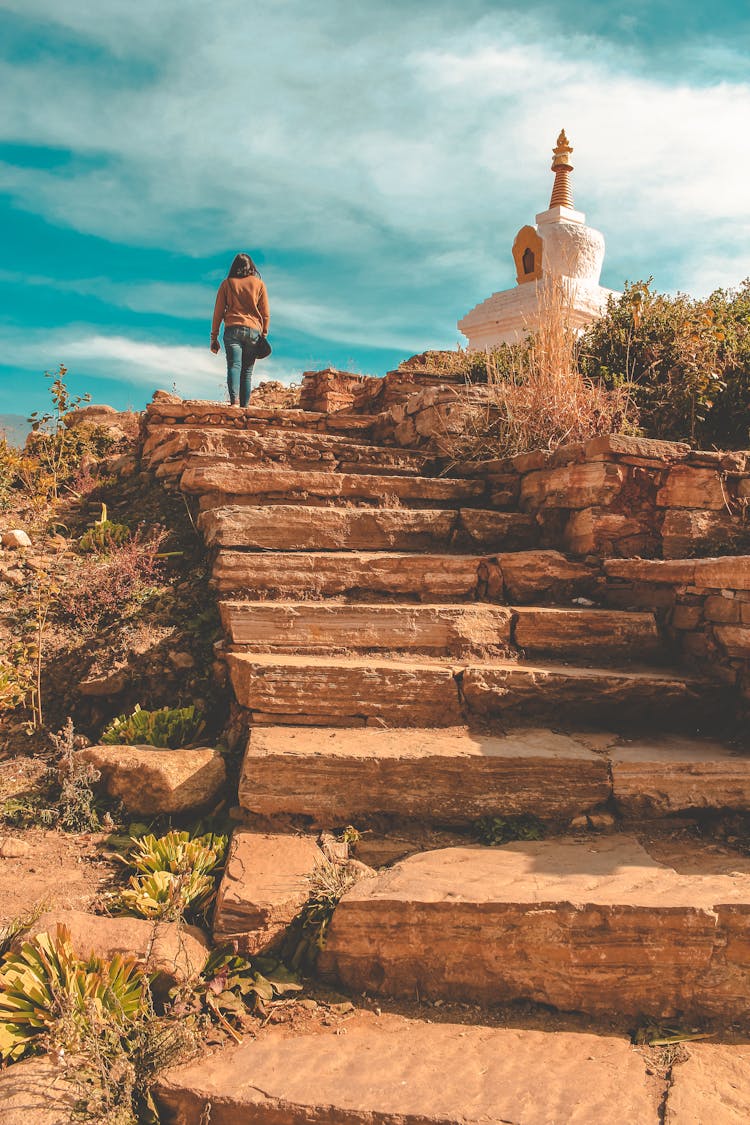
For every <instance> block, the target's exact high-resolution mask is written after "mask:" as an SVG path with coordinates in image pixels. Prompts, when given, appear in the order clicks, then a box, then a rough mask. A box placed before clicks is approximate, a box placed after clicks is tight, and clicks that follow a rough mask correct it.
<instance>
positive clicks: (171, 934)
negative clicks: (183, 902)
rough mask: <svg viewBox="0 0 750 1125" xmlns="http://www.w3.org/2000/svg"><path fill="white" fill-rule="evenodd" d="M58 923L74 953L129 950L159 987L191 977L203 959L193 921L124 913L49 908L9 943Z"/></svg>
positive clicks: (204, 947)
mask: <svg viewBox="0 0 750 1125" xmlns="http://www.w3.org/2000/svg"><path fill="white" fill-rule="evenodd" d="M58 923H61V924H62V925H64V926H67V928H68V930H69V931H70V938H71V942H72V945H73V949H74V950H75V952H76V953H77V954H78V956H79V957H84V958H85V957H88V956H89V954H90V953H95V954H96V956H97V957H103V958H105V959H106V960H111V958H112V957H114V956H115V954H122V955H126V954H130V955H132V956H134V957H135V958H136V959H137V961H138V963H139V965H140V966H141V967H142V968H143V969H144V970H145V971H146V972H147V973H154V974H156V977H157V981H156V986H157V988H158V989H159V990H164V989H166V988H168V987H170V986H171V985H173V984H175V983H179V982H180V981H184V980H189V979H190V978H191V977H194V976H196V975H197V974H198V973H200V971H201V970H202V968H203V966H204V965H205V963H206V960H207V958H208V952H209V949H208V942H207V940H206V937H205V935H204V934H203V931H202V930H199V929H198V927H197V926H188V925H186V924H185V923H177V922H151V921H148V920H147V919H145V918H129V917H125V916H115V917H111V918H110V917H108V916H106V915H94V914H87V913H86V912H85V911H83V910H52V911H49V912H45V913H44V914H41V915H40V916H39V917H38V918H37V919H36V920H35V921H34V922H33V924H32V925H31V926H30V927H29V928H28V929H27V930H26V931H25V932H24V933H23V935H21V937H19V938H16V940H15V943H14V944H15V946H16V947H18V946H19V945H20V943H21V941H27V940H28V939H29V938H30V937H35V936H36V935H37V934H42V933H54V932H55V929H56V926H57V924H58Z"/></svg>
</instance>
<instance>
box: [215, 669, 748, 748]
mask: <svg viewBox="0 0 750 1125" xmlns="http://www.w3.org/2000/svg"><path fill="white" fill-rule="evenodd" d="M227 661H228V664H229V671H230V676H231V680H232V685H233V687H234V692H235V695H236V698H237V701H238V703H239V704H240V706H241V707H244V708H247V709H248V710H249V711H251V712H252V718H253V720H254V721H255V722H261V723H271V724H276V723H283V724H285V725H286V724H291V725H304V726H307V725H316V726H327V725H331V726H357V725H360V726H363V725H365V724H368V725H370V726H384V725H387V726H408V727H422V726H426V727H442V726H455V725H460V724H461V722H462V721H463V718H464V717H465V716H468V717H471V716H475V717H477V718H479V719H481V720H483V721H484V720H487V719H500V720H514V721H518V720H519V719H520V720H522V721H527V720H528V719H533V721H534V722H535V723H538V722H540V721H545V720H548V719H550V718H554V719H555V720H556V721H558V722H562V721H571V722H577V721H586V722H591V721H598V722H602V721H604V722H605V723H615V722H619V723H622V724H631V725H632V724H636V723H640V722H648V723H651V724H653V725H654V727H658V728H660V729H664V728H665V727H666V728H670V727H671V728H673V729H677V730H680V729H685V728H686V727H690V726H693V725H700V724H701V723H702V722H704V721H705V722H710V721H711V720H712V719H715V718H717V717H718V716H720V715H721V713H722V709H723V707H724V706H725V697H726V694H727V689H726V688H723V687H722V686H721V685H717V684H714V683H711V682H706V681H703V680H701V679H698V678H697V677H693V676H690V675H687V674H681V673H674V672H672V673H670V672H663V671H661V670H655V669H649V670H637V671H633V670H628V671H622V670H620V669H617V668H582V667H576V666H567V665H565V664H552V663H544V664H542V663H538V662H533V663H532V662H530V661H529V662H524V663H516V662H513V661H508V660H505V661H501V660H493V661H491V662H489V661H487V662H482V663H478V662H474V663H472V662H470V661H469V662H463V663H462V662H458V661H451V660H450V659H448V660H446V659H442V660H441V659H438V658H433V659H432V660H430V658H429V657H426V656H423V657H421V658H420V659H419V661H418V662H417V661H411V660H407V659H403V658H401V659H394V658H390V659H385V658H384V657H382V656H378V657H364V656H348V655H346V656H343V655H342V656H335V657H333V656H299V655H287V654H282V653H241V652H230V653H229V654H228V655H227Z"/></svg>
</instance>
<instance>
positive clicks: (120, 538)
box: [78, 504, 130, 555]
mask: <svg viewBox="0 0 750 1125" xmlns="http://www.w3.org/2000/svg"><path fill="white" fill-rule="evenodd" d="M128 539H130V528H129V527H128V525H127V524H126V523H115V522H114V521H113V520H108V519H107V508H106V505H104V504H102V518H101V519H100V520H97V521H96V523H95V524H94V526H93V527H90V528H89V529H88V531H86V532H84V534H83V535H82V536H81V538H80V539H79V540H78V550H79V551H80V552H81V554H82V555H87V554H92V555H93V554H95V555H106V554H107V553H108V552H109V551H111V549H112V548H113V547H120V546H121V545H122V544H123V543H127V541H128Z"/></svg>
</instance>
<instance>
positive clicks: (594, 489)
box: [521, 461, 626, 511]
mask: <svg viewBox="0 0 750 1125" xmlns="http://www.w3.org/2000/svg"><path fill="white" fill-rule="evenodd" d="M625 476H626V473H625V470H624V469H623V468H621V467H620V466H619V465H614V464H611V463H608V462H606V461H592V462H589V463H584V464H582V465H564V466H561V467H560V468H557V469H541V470H539V471H537V472H532V473H527V474H526V476H524V477H523V479H522V481H521V503H522V504H523V506H524V508H525V509H526V510H527V511H528V510H529V509H534V510H536V509H537V508H590V507H592V506H594V505H597V504H602V505H607V504H609V503H611V501H612V500H613V499H614V498H615V496H617V495H618V494H619V493H620V492H621V490H622V487H623V484H624V482H625Z"/></svg>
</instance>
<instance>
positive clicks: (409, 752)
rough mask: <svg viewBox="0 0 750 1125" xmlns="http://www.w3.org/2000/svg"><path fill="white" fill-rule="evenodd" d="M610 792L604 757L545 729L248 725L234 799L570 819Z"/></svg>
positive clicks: (331, 809)
mask: <svg viewBox="0 0 750 1125" xmlns="http://www.w3.org/2000/svg"><path fill="white" fill-rule="evenodd" d="M609 795H610V783H609V778H608V771H607V762H606V760H605V759H604V758H602V757H601V756H600V755H597V754H594V753H592V752H591V751H590V750H588V749H587V748H586V747H585V746H583V745H582V744H581V743H580V742H577V741H576V740H575V739H573V738H570V737H569V736H567V735H563V734H557V733H554V732H553V731H550V730H535V729H523V730H518V731H512V732H509V733H508V734H507V735H503V736H493V735H483V734H472V733H470V732H468V731H465V730H449V731H445V730H412V729H406V730H403V729H400V730H385V731H379V730H357V731H347V730H335V729H334V730H330V729H325V728H323V729H321V728H317V729H316V728H312V729H308V728H304V727H303V728H298V727H282V728H278V727H259V728H255V729H254V730H253V731H252V732H251V734H250V738H249V741H248V747H247V753H246V755H245V761H244V764H243V768H242V775H241V777H240V784H239V803H240V805H241V806H242V807H243V808H245V809H248V810H249V811H250V812H254V813H258V814H260V815H262V816H275V815H278V814H283V813H289V814H296V815H305V816H311V817H313V818H314V819H315V820H316V821H318V822H319V823H321V824H322V823H327V824H339V823H347V822H351V823H355V824H356V823H358V822H361V821H362V820H363V819H364V818H365V817H367V816H372V815H377V814H379V813H386V814H393V815H396V816H401V817H413V818H416V819H422V820H429V821H436V822H438V823H441V822H443V823H465V822H466V821H470V820H474V819H476V818H477V817H480V816H485V815H493V814H505V815H518V814H522V813H533V814H535V815H537V816H540V817H544V818H547V819H553V820H554V819H558V818H559V819H568V818H570V817H572V816H575V815H576V814H578V813H581V812H584V811H586V810H589V809H591V808H594V807H595V806H596V805H598V804H599V803H601V802H603V801H606V800H607V798H608V797H609Z"/></svg>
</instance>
